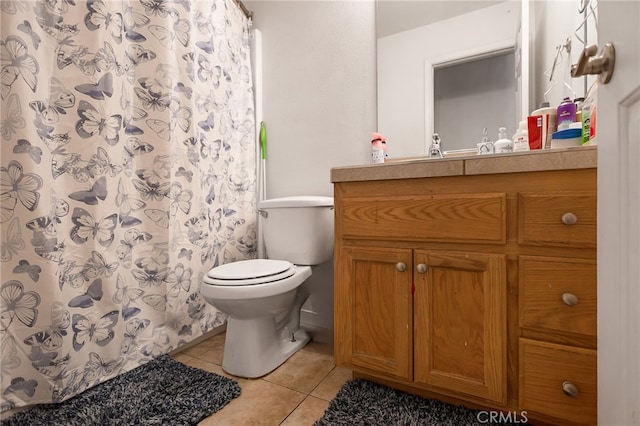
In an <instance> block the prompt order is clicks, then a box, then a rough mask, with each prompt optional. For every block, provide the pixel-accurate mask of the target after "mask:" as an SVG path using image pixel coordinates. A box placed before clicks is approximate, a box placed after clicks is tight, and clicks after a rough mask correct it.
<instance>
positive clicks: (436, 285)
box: [414, 250, 507, 404]
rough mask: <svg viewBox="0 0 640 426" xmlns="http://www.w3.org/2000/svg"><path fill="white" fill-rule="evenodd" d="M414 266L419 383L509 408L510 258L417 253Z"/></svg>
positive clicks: (416, 356)
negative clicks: (508, 292)
mask: <svg viewBox="0 0 640 426" xmlns="http://www.w3.org/2000/svg"><path fill="white" fill-rule="evenodd" d="M414 264H415V265H414V280H415V294H414V313H415V316H414V345H415V348H414V380H415V382H416V383H422V384H427V385H430V386H438V387H440V388H446V389H448V390H451V391H455V392H461V393H465V394H468V395H474V396H477V397H481V398H485V399H488V400H491V401H496V402H499V403H502V404H504V403H506V396H507V382H506V380H507V359H506V349H507V328H506V324H507V318H506V306H507V299H506V296H507V293H506V286H507V283H506V260H505V256H504V255H499V254H482V253H462V252H435V251H424V250H416V251H415V255H414ZM422 265H424V266H425V267H426V271H424V272H422V271H423V270H424V269H425V268H424V267H423V266H422Z"/></svg>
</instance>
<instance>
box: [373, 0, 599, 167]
mask: <svg viewBox="0 0 640 426" xmlns="http://www.w3.org/2000/svg"><path fill="white" fill-rule="evenodd" d="M376 6H377V9H376V15H377V19H376V25H377V37H378V40H377V73H378V87H377V93H378V98H377V103H378V128H377V131H378V132H379V133H381V134H383V135H384V136H385V137H386V139H387V141H388V148H389V155H390V156H391V157H408V156H414V155H422V154H424V153H425V152H427V149H428V146H429V144H430V143H431V139H432V134H433V133H434V132H438V133H439V134H440V135H441V144H442V149H443V150H444V151H447V150H455V149H463V148H475V147H476V144H477V143H478V142H479V141H480V140H481V138H482V130H483V128H485V127H486V128H487V133H488V136H489V138H490V139H491V140H496V138H497V137H498V128H499V127H506V128H507V135H508V137H509V138H510V137H512V135H513V134H514V133H515V131H516V129H517V126H518V123H519V122H520V120H523V119H526V117H527V115H528V114H529V113H530V112H531V111H533V110H534V109H536V108H538V107H539V105H540V103H542V102H544V101H547V102H549V104H550V105H551V106H552V107H557V106H558V105H559V104H560V103H561V101H562V99H563V98H565V97H570V98H572V99H575V98H579V97H585V96H586V93H587V91H588V89H589V87H591V85H592V83H593V81H595V78H592V77H586V78H580V79H572V78H571V76H570V73H569V70H570V67H571V64H573V63H577V60H578V57H579V56H580V53H581V51H582V50H583V48H584V47H585V46H586V45H589V44H597V43H598V40H597V31H596V22H597V19H596V18H597V2H596V1H595V0H562V1H561V0H537V1H535V2H531V1H528V0H503V1H481V0H478V1H458V0H456V1H435V0H434V1H432V0H424V1H401V0H400V1H397V0H376ZM568 41H569V43H567V42H568ZM441 85H443V87H441Z"/></svg>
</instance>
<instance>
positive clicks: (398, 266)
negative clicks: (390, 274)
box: [396, 262, 407, 272]
mask: <svg viewBox="0 0 640 426" xmlns="http://www.w3.org/2000/svg"><path fill="white" fill-rule="evenodd" d="M406 270H407V264H406V263H404V262H398V263H396V271H398V272H404V271H406Z"/></svg>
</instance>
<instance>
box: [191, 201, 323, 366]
mask: <svg viewBox="0 0 640 426" xmlns="http://www.w3.org/2000/svg"><path fill="white" fill-rule="evenodd" d="M258 211H259V212H260V215H261V216H262V222H261V225H262V232H263V235H264V242H265V247H266V257H267V258H266V259H251V260H241V261H237V262H231V263H227V264H224V265H220V266H217V267H215V268H213V269H211V270H210V271H209V273H207V275H206V276H205V277H204V279H203V282H202V284H201V287H200V293H201V294H202V296H203V297H204V298H205V300H206V301H207V302H208V303H210V304H211V305H213V306H215V307H216V308H218V309H219V310H220V311H222V312H224V313H225V314H227V316H228V318H227V334H226V340H225V347H224V355H223V359H222V369H223V370H224V371H226V372H227V373H229V374H233V375H235V376H240V377H247V378H256V377H261V376H264V375H265V374H267V373H269V372H271V371H273V370H274V369H276V368H277V367H278V366H280V365H281V364H282V363H283V362H285V361H286V360H287V359H288V358H289V357H290V356H291V355H293V354H294V353H295V352H296V351H298V350H299V349H300V348H302V347H303V346H304V345H306V344H307V343H308V342H309V340H310V336H309V334H308V332H307V331H305V330H303V329H301V328H300V310H301V308H302V305H303V304H304V302H305V301H306V300H307V298H308V297H309V288H308V284H307V279H308V278H309V277H310V276H311V266H312V265H319V264H321V263H323V262H326V261H328V260H331V258H332V257H333V198H331V197H320V196H294V197H282V198H273V199H270V200H264V201H261V202H259V203H258Z"/></svg>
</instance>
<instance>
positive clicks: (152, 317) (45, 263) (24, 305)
mask: <svg viewBox="0 0 640 426" xmlns="http://www.w3.org/2000/svg"><path fill="white" fill-rule="evenodd" d="M0 9H1V12H2V13H1V18H0V19H1V22H0V23H1V26H0V28H1V30H0V31H1V35H0V76H1V79H0V83H1V84H0V89H1V92H0V98H1V101H2V108H0V111H1V115H2V117H1V123H0V133H1V134H0V137H1V150H2V151H1V154H2V155H1V157H0V201H1V217H0V236H1V239H2V240H1V251H0V260H1V263H0V266H1V268H2V269H1V274H0V278H1V280H0V345H1V354H2V355H1V357H2V358H1V359H0V374H1V379H2V381H1V387H0V404H1V406H0V410H1V411H5V410H7V409H11V408H13V407H21V406H25V405H30V404H36V403H48V402H59V401H63V400H66V399H68V398H70V397H72V396H74V395H76V394H78V393H80V392H82V391H83V390H85V389H87V388H89V387H91V386H94V385H96V384H98V383H101V382H103V381H105V380H107V379H109V378H111V377H114V376H115V375H118V374H121V373H123V372H125V371H128V370H131V369H133V368H135V367H137V366H139V365H141V364H144V363H146V362H148V361H149V360H151V359H152V358H153V357H156V356H159V355H161V354H164V353H168V352H170V351H173V350H175V349H177V348H179V347H180V346H182V345H184V344H185V343H187V342H189V341H191V340H193V339H195V338H196V337H198V336H200V335H202V334H203V333H205V332H208V331H210V330H212V329H214V328H216V327H218V326H220V325H222V324H223V323H224V320H225V318H224V315H223V314H222V313H220V312H219V311H217V310H216V309H215V308H213V307H212V306H210V305H209V304H207V303H206V302H205V301H204V300H203V298H202V297H201V295H200V293H199V288H200V282H201V280H202V277H203V275H204V274H205V273H206V272H207V271H208V270H209V269H210V268H212V267H213V266H216V265H218V264H222V263H227V262H230V261H234V260H239V259H247V258H252V257H255V253H256V228H255V225H256V208H255V207H256V206H255V204H256V182H255V180H256V177H255V176H256V173H255V170H256V155H255V122H254V121H255V120H254V115H253V114H254V106H253V92H252V78H251V72H250V69H251V66H250V57H249V56H250V55H249V24H250V23H249V22H248V20H247V18H246V17H245V16H244V14H243V13H242V12H241V11H240V10H239V9H238V7H237V6H236V4H235V3H234V2H233V0H202V1H196V0H172V1H168V0H36V1H23V0H15V1H14V0H2V1H0Z"/></svg>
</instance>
